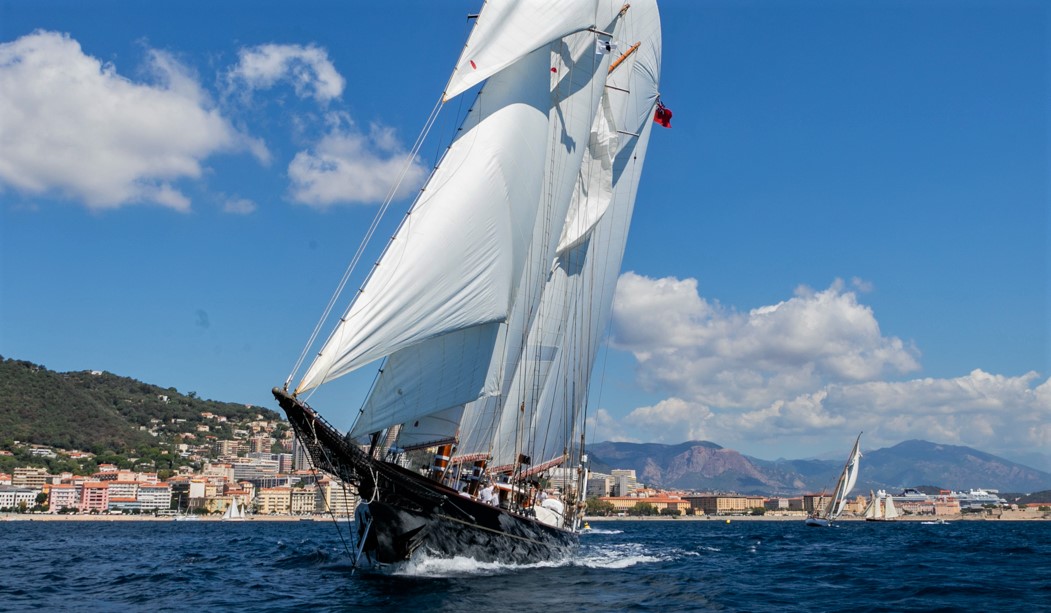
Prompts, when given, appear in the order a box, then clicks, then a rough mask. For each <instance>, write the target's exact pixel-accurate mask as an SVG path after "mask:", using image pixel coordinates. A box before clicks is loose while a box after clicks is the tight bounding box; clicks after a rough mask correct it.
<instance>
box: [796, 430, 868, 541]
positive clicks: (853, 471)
mask: <svg viewBox="0 0 1051 613" xmlns="http://www.w3.org/2000/svg"><path fill="white" fill-rule="evenodd" d="M860 460H861V434H858V438H857V440H855V441H854V447H853V448H852V449H851V450H850V455H848V456H847V462H846V464H845V465H844V466H843V472H841V473H839V479H838V480H837V481H836V489H834V490H833V491H832V501H831V502H830V503H829V504H827V505H825V508H823V509H821V510H819V511H816V512H814V513H813V514H812V515H811V516H810V517H808V518H807V519H806V525H808V526H814V527H828V526H831V525H832V522H833V521H835V519H836V518H837V517H839V516H840V515H842V513H843V507H844V506H845V505H846V504H847V495H848V494H850V491H851V490H853V489H854V484H855V483H856V482H857V480H858V470H859V469H860V468H861V464H860Z"/></svg>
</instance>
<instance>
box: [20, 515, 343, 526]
mask: <svg viewBox="0 0 1051 613" xmlns="http://www.w3.org/2000/svg"><path fill="white" fill-rule="evenodd" d="M194 517H196V519H192V520H176V518H175V516H174V515H167V516H161V517H157V516H154V515H76V514H66V515H57V514H56V515H50V514H47V513H38V514H34V513H0V522H5V521H41V522H63V521H72V522H78V521H102V522H129V521H149V522H171V521H191V522H195V521H202V522H226V523H235V524H236V523H244V522H290V521H304V522H306V521H309V522H331V521H338V522H341V523H346V522H347V521H349V520H350V518H346V517H339V518H336V519H335V520H333V518H332V516H330V515H325V516H299V515H260V516H252V517H246V518H244V520H232V521H231V520H224V519H223V518H222V516H219V515H216V516H199V515H198V516H194Z"/></svg>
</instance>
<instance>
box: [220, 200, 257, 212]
mask: <svg viewBox="0 0 1051 613" xmlns="http://www.w3.org/2000/svg"><path fill="white" fill-rule="evenodd" d="M257 208H258V207H257V206H256V204H255V202H252V201H251V200H249V199H248V198H227V199H226V200H224V201H223V212H224V213H231V214H234V215H249V214H251V213H254V212H255V211H256V209H257Z"/></svg>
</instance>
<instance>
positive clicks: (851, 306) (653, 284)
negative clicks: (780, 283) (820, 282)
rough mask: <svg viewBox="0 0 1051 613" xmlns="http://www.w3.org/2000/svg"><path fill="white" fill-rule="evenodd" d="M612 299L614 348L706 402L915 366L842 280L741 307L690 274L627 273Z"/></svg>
mask: <svg viewBox="0 0 1051 613" xmlns="http://www.w3.org/2000/svg"><path fill="white" fill-rule="evenodd" d="M615 304H616V306H615V308H614V316H613V343H614V347H616V348H618V349H623V350H627V351H630V352H632V353H633V354H634V355H635V358H636V359H637V360H638V362H639V374H640V380H641V381H642V382H643V383H644V384H645V385H646V387H647V388H649V389H664V390H669V391H671V392H672V393H675V394H677V395H679V396H683V397H690V398H694V399H696V400H698V401H700V402H703V403H705V404H709V405H715V406H724V407H725V406H731V407H732V406H738V407H747V406H756V405H758V404H766V403H768V402H770V401H773V400H774V399H777V398H784V397H791V396H793V395H796V394H799V393H803V392H807V391H811V390H814V389H816V388H818V387H820V386H821V385H823V384H825V383H827V382H833V381H869V380H873V379H876V378H878V377H881V376H884V375H886V374H901V373H907V372H912V371H915V370H917V369H919V363H918V361H917V355H918V352H917V351H916V349H915V348H913V347H911V346H909V345H907V344H906V343H904V342H903V341H902V340H900V339H898V338H894V337H885V336H883V335H882V333H881V332H880V328H879V324H878V323H877V322H876V319H875V317H874V315H873V313H872V310H871V309H870V308H869V307H867V306H864V305H862V304H859V303H858V300H857V296H856V294H855V293H854V292H850V291H844V288H843V284H842V283H840V282H836V283H834V284H833V285H832V286H831V287H829V288H828V289H826V290H824V291H820V292H817V291H813V290H811V289H809V288H806V287H800V288H799V289H798V290H797V291H796V295H795V296H794V297H793V298H791V299H789V300H786V301H783V302H780V303H778V304H775V305H772V306H764V307H760V308H757V309H753V310H751V311H749V312H746V313H742V312H737V311H735V310H732V309H726V308H724V307H722V306H721V305H719V304H717V303H716V304H713V303H709V302H708V301H706V300H705V299H703V298H702V297H701V296H700V295H699V294H698V293H697V281H696V280H694V279H685V280H679V279H671V278H665V279H650V278H647V277H643V276H640V275H636V274H634V273H631V272H628V273H625V274H624V275H622V276H621V278H620V281H619V283H618V285H617V293H616V302H615Z"/></svg>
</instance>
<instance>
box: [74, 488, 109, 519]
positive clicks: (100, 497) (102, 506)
mask: <svg viewBox="0 0 1051 613" xmlns="http://www.w3.org/2000/svg"><path fill="white" fill-rule="evenodd" d="M108 509H109V482H108V481H87V482H85V483H84V486H83V489H82V490H81V493H80V512H81V513H92V512H94V513H105V512H106V511H107V510H108Z"/></svg>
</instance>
